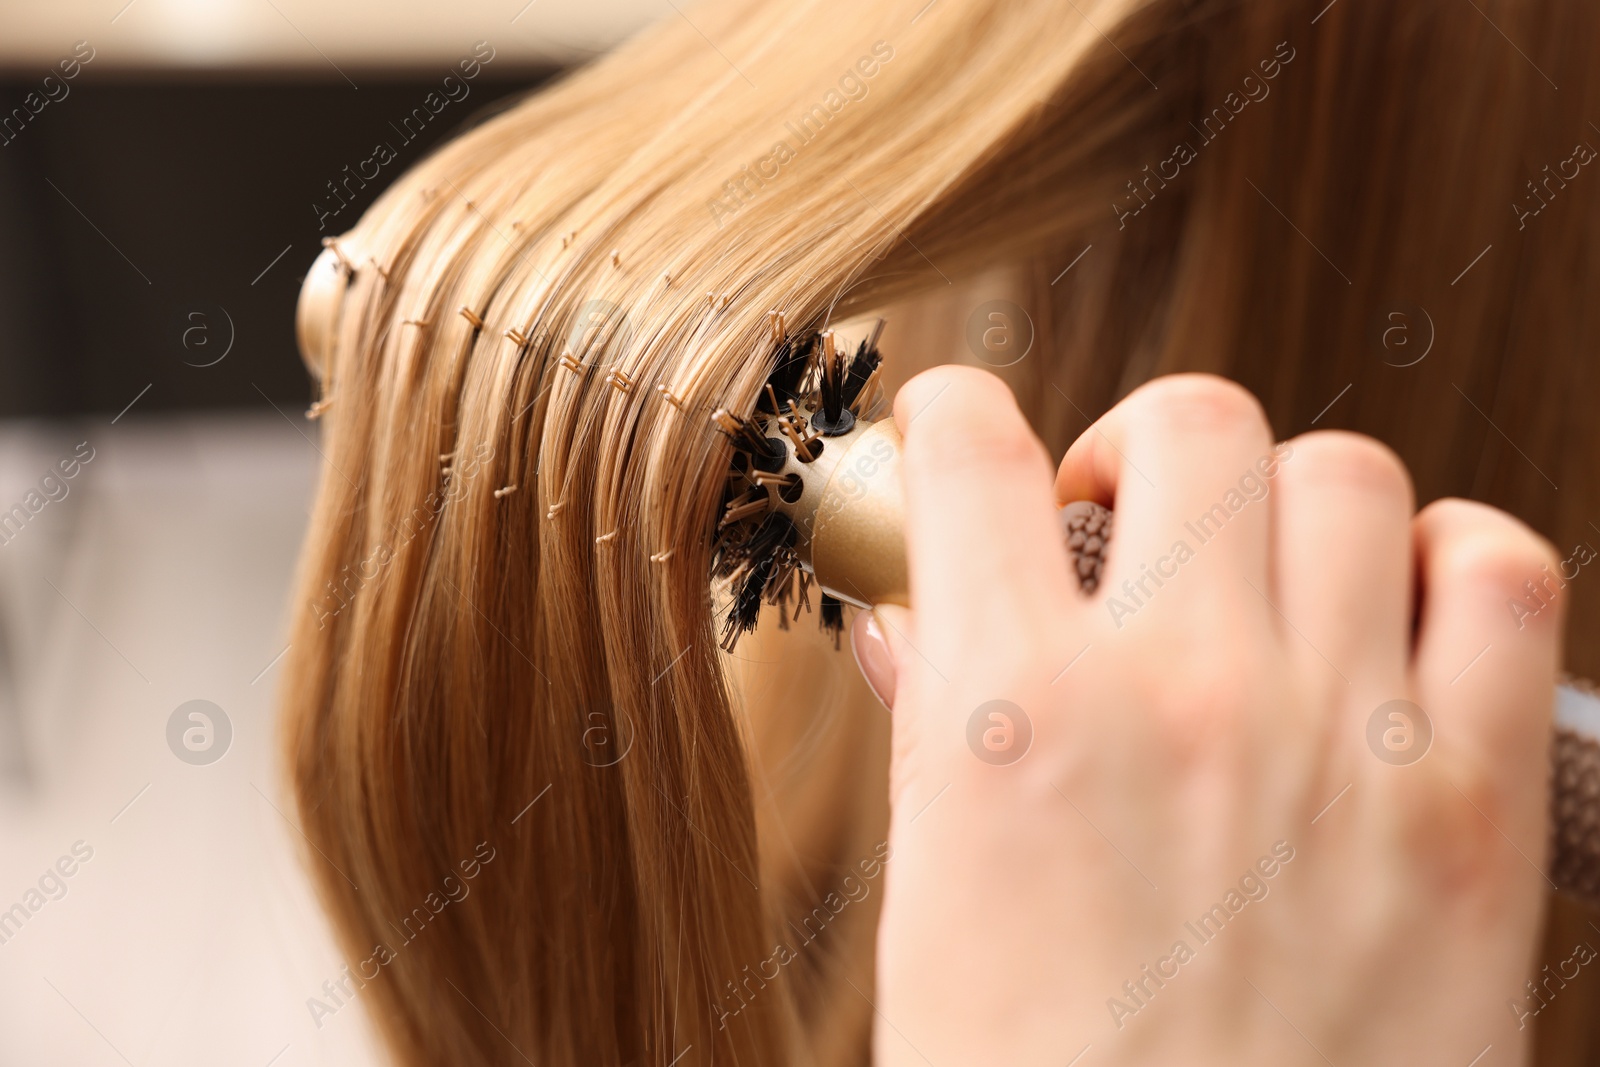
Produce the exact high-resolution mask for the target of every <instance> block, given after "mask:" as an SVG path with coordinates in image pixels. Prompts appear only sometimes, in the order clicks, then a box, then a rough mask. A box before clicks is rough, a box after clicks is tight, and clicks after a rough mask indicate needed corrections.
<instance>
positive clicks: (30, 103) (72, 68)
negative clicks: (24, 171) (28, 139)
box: [0, 41, 95, 148]
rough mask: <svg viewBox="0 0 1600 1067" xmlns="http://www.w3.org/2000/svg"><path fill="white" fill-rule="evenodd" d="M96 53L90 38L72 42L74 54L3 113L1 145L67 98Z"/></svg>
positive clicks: (15, 136)
mask: <svg viewBox="0 0 1600 1067" xmlns="http://www.w3.org/2000/svg"><path fill="white" fill-rule="evenodd" d="M94 57H95V51H94V45H92V44H90V43H89V42H88V41H78V42H76V43H75V44H74V45H73V46H72V54H71V55H70V56H65V57H63V58H62V59H60V60H58V61H57V62H56V65H55V69H54V70H52V71H51V72H50V73H49V74H46V75H45V76H44V79H43V80H42V81H40V82H39V87H38V88H37V89H29V90H28V92H27V93H26V94H24V96H23V97H22V103H21V104H19V105H18V106H16V107H14V108H12V109H11V112H10V113H9V114H5V115H0V148H7V147H9V146H10V145H11V142H12V141H15V140H16V139H17V138H18V137H20V136H22V131H23V130H25V129H27V128H28V125H29V123H31V122H33V121H34V120H35V119H37V118H38V117H39V115H40V113H41V112H43V111H44V109H45V108H47V107H49V106H50V105H51V104H59V103H60V102H61V101H63V100H65V99H66V98H67V94H69V93H71V92H72V86H70V85H68V84H67V83H68V82H69V81H71V80H72V79H73V78H76V77H77V76H78V75H79V74H80V73H82V71H83V68H84V67H85V66H86V65H88V64H89V63H91V62H92V61H93V60H94Z"/></svg>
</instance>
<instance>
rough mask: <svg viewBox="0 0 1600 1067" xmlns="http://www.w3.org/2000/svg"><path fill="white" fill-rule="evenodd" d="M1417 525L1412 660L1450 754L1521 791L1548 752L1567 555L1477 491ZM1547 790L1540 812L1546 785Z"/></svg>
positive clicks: (1441, 504) (1429, 512) (1439, 506)
mask: <svg viewBox="0 0 1600 1067" xmlns="http://www.w3.org/2000/svg"><path fill="white" fill-rule="evenodd" d="M1415 536H1416V551H1417V557H1418V567H1419V568H1420V572H1421V579H1422V580H1421V583H1420V585H1421V593H1420V596H1421V601H1420V620H1419V627H1418V633H1417V648H1416V653H1415V656H1414V658H1413V664H1412V671H1413V678H1414V686H1415V690H1416V692H1417V693H1418V699H1419V701H1420V703H1421V706H1422V709H1423V712H1424V713H1425V714H1427V715H1428V716H1429V717H1430V718H1431V719H1432V725H1433V730H1434V732H1435V735H1436V737H1437V738H1438V740H1439V742H1440V746H1441V748H1442V749H1444V750H1445V752H1444V754H1445V755H1446V756H1447V757H1449V756H1450V755H1451V754H1452V753H1453V754H1454V755H1455V756H1456V757H1457V758H1458V760H1459V761H1460V762H1461V763H1462V765H1463V767H1464V768H1465V769H1467V770H1471V771H1481V772H1483V773H1484V774H1485V775H1486V776H1487V777H1488V778H1489V779H1490V780H1491V781H1492V782H1495V783H1498V784H1499V785H1500V786H1502V787H1504V788H1506V789H1509V790H1512V791H1513V792H1517V793H1520V792H1522V791H1524V790H1522V789H1521V788H1520V787H1521V786H1523V785H1526V784H1528V783H1529V782H1531V781H1537V780H1539V776H1541V775H1542V774H1543V772H1544V768H1545V763H1546V760H1547V749H1548V746H1549V741H1550V709H1551V704H1552V702H1553V700H1554V696H1555V678H1556V672H1557V670H1558V669H1559V666H1560V662H1561V626H1562V622H1563V620H1564V615H1565V611H1566V590H1565V589H1563V588H1561V586H1562V584H1563V583H1562V581H1561V579H1560V578H1559V574H1560V561H1559V559H1558V557H1557V555H1556V553H1555V551H1554V550H1553V549H1552V548H1551V547H1550V545H1549V543H1548V542H1546V541H1545V540H1544V538H1542V537H1540V536H1539V535H1538V534H1536V533H1534V532H1533V531H1532V530H1530V529H1529V528H1528V527H1527V526H1525V525H1523V524H1522V523H1521V522H1519V521H1517V520H1516V519H1514V518H1512V517H1511V516H1510V515H1507V514H1505V513H1504V512H1502V511H1499V510H1497V509H1495V508H1491V507H1488V506H1487V505H1484V504H1478V503H1474V502H1472V501H1466V500H1441V501H1438V502H1436V503H1434V504H1431V505H1429V506H1428V507H1426V508H1424V509H1423V510H1422V512H1421V514H1419V515H1418V516H1417V518H1416V521H1415ZM1534 792H1538V791H1537V790H1535V791H1534ZM1536 799H1537V801H1538V807H1537V809H1536V810H1535V811H1534V814H1535V815H1537V814H1539V813H1541V812H1542V810H1543V809H1542V805H1543V802H1544V801H1543V794H1542V792H1539V795H1538V796H1537V798H1536Z"/></svg>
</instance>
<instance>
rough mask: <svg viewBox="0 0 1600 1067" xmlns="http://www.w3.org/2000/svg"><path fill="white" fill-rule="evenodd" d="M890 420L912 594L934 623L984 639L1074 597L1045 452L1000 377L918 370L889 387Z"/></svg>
mask: <svg viewBox="0 0 1600 1067" xmlns="http://www.w3.org/2000/svg"><path fill="white" fill-rule="evenodd" d="M895 422H896V424H897V426H898V427H899V429H900V432H901V434H902V435H903V437H904V442H905V443H904V454H903V459H902V470H903V476H904V483H905V493H906V498H905V507H906V551H907V562H908V567H909V572H910V581H911V601H912V604H913V605H914V606H915V607H916V609H917V613H918V615H919V616H922V617H925V618H927V619H929V620H937V622H936V623H930V629H931V630H934V631H941V630H945V629H946V628H947V625H948V632H949V635H950V636H951V637H963V636H964V637H966V638H970V639H971V640H973V641H976V642H977V643H978V644H980V645H983V644H987V643H989V642H990V640H991V638H990V637H989V635H992V634H998V633H1001V632H1005V631H1010V630H1014V629H1015V628H1016V626H1017V625H1018V621H1019V620H1026V619H1038V618H1043V617H1046V615H1047V614H1048V613H1051V612H1054V611H1057V610H1059V609H1060V606H1061V605H1064V604H1067V603H1069V601H1068V600H1067V597H1068V595H1069V593H1071V592H1072V590H1071V588H1070V587H1069V586H1068V577H1069V575H1068V569H1067V555H1066V550H1065V548H1064V547H1063V545H1062V542H1061V531H1060V526H1059V524H1058V523H1057V522H1056V519H1055V507H1054V505H1053V504H1052V502H1051V498H1050V462H1049V458H1048V456H1047V455H1046V453H1045V450H1044V446H1043V445H1042V444H1040V442H1039V439H1038V438H1037V437H1035V436H1034V434H1033V431H1032V430H1031V429H1029V427H1028V424H1027V422H1026V421H1025V420H1024V419H1023V417H1022V413H1021V412H1020V411H1019V410H1017V405H1016V401H1015V399H1014V398H1013V397H1012V395H1011V391H1010V390H1009V389H1008V388H1006V386H1005V385H1004V383H1002V382H1001V381H1000V379H998V378H996V377H995V376H994V375H992V374H989V373H988V372H986V371H980V370H976V369H974V368H971V367H958V366H946V367H937V368H934V369H933V370H929V371H925V372H923V373H922V374H919V375H917V376H916V377H915V378H913V379H911V381H909V382H907V383H906V385H905V386H904V387H903V388H902V389H901V390H900V393H899V394H898V395H897V396H896V397H895ZM952 647H960V645H959V642H957V643H955V644H954V645H953V646H952Z"/></svg>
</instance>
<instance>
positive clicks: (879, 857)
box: [711, 841, 894, 1030]
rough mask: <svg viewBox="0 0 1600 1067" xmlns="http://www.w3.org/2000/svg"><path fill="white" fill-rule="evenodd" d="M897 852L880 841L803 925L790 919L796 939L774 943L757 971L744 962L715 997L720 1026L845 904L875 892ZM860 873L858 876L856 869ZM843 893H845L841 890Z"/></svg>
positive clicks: (797, 955)
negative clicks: (737, 976)
mask: <svg viewBox="0 0 1600 1067" xmlns="http://www.w3.org/2000/svg"><path fill="white" fill-rule="evenodd" d="M893 855H894V849H893V848H892V847H890V845H889V842H887V841H880V842H878V845H877V847H876V848H875V849H873V854H872V855H871V856H868V857H867V858H866V859H864V860H862V861H860V862H859V863H857V864H856V866H855V869H854V870H851V872H850V873H849V874H847V875H845V876H844V879H843V880H842V881H841V882H840V884H839V891H833V890H830V891H829V892H828V893H827V894H826V895H825V896H824V897H823V898H822V903H820V904H818V905H817V906H816V907H814V908H812V909H811V911H810V912H809V913H808V914H807V915H805V916H804V917H802V918H801V920H800V925H799V926H796V925H795V924H794V921H793V920H792V919H791V920H790V921H789V929H791V930H793V931H794V932H795V933H796V934H797V935H798V938H797V940H795V941H792V942H790V941H780V942H779V943H778V944H777V945H775V946H773V949H772V952H771V953H770V954H769V955H768V956H767V957H766V958H765V959H762V960H760V961H758V962H757V963H756V965H755V973H753V974H752V973H751V971H750V965H749V964H745V967H744V971H743V972H742V973H743V977H742V978H740V979H738V981H737V982H735V981H734V980H733V979H729V980H728V982H727V983H726V986H727V993H726V994H724V995H723V996H722V997H721V998H720V999H718V1000H716V1001H714V1002H713V1003H712V1005H711V1010H712V1011H714V1012H716V1013H717V1029H719V1030H725V1029H727V1027H728V1020H729V1019H731V1018H732V1017H733V1016H735V1015H738V1014H739V1013H740V1012H741V1011H743V1010H744V1009H745V1008H746V1007H748V1006H749V1004H750V1002H751V1001H753V1000H755V997H756V994H757V993H759V992H760V991H761V990H763V989H765V988H767V983H768V982H775V981H777V979H778V975H779V974H781V973H782V972H783V968H785V967H787V966H788V965H789V964H791V963H793V962H794V961H795V960H797V959H799V958H800V950H801V949H804V948H806V947H807V946H809V945H810V944H811V943H812V942H813V941H815V940H816V939H817V938H819V937H821V936H822V932H823V930H825V929H827V927H828V924H830V923H832V922H833V921H834V920H835V919H837V918H838V917H839V915H840V914H841V913H843V911H844V910H845V908H847V907H849V906H850V905H851V904H859V903H860V902H861V901H863V900H865V899H867V896H868V895H869V894H870V893H871V892H872V883H873V881H875V880H876V879H877V877H878V875H880V874H882V873H883V868H884V865H885V864H887V863H888V862H889V859H890V857H891V856H893ZM857 870H859V871H860V872H861V876H860V877H859V878H858V877H856V871H857ZM841 892H842V893H843V896H841V895H840V893H841Z"/></svg>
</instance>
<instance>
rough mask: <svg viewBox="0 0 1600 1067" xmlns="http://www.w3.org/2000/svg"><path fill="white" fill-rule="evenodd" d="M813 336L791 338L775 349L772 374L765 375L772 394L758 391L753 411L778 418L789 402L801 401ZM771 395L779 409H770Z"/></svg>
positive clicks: (815, 335) (810, 334) (814, 336)
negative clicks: (776, 350)
mask: <svg viewBox="0 0 1600 1067" xmlns="http://www.w3.org/2000/svg"><path fill="white" fill-rule="evenodd" d="M817 336H818V335H817V334H816V333H815V332H812V333H808V334H799V335H795V336H793V337H790V338H789V339H787V340H785V341H784V342H783V343H782V344H780V345H779V346H778V352H777V358H776V359H775V360H774V361H773V365H772V373H771V374H769V375H768V376H767V384H768V385H769V386H771V387H772V393H771V394H769V393H768V392H767V391H766V390H765V389H763V390H761V396H760V397H759V398H758V399H757V401H756V410H757V411H761V412H765V413H766V414H768V415H781V414H783V412H785V411H787V410H788V409H789V403H790V401H793V402H795V403H799V402H800V401H801V400H804V399H805V390H804V386H805V380H806V375H807V374H808V373H809V372H810V370H811V350H812V349H813V348H815V347H816V344H817ZM774 395H776V397H777V399H778V404H779V406H780V408H781V409H782V410H777V411H775V410H773V407H772V397H773V396H774Z"/></svg>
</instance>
